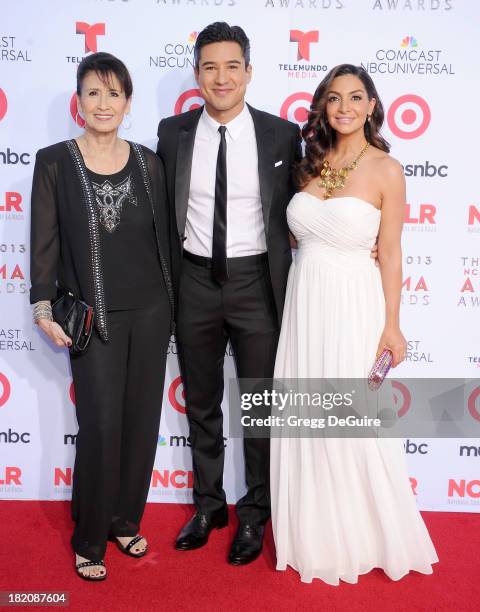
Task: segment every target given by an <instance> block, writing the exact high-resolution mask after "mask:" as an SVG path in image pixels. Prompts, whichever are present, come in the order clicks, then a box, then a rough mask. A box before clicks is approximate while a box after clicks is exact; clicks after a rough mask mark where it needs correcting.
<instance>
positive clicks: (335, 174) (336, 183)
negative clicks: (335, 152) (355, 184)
mask: <svg viewBox="0 0 480 612" xmlns="http://www.w3.org/2000/svg"><path fill="white" fill-rule="evenodd" d="M369 145H370V143H369V142H367V144H366V145H365V146H364V147H363V149H362V150H361V151H360V153H359V154H358V156H357V157H356V158H355V159H354V160H353V162H352V163H351V164H350V165H349V166H344V167H343V168H340V170H336V169H335V168H331V167H330V164H329V163H328V161H327V160H325V161H324V162H323V164H322V170H321V172H320V179H319V181H318V186H319V187H323V189H325V194H324V196H323V199H324V200H328V198H331V197H332V193H333V190H334V189H343V188H344V187H345V181H346V180H347V178H348V173H349V172H351V171H352V170H355V169H356V167H357V166H358V162H359V161H360V160H361V159H362V157H363V156H364V155H365V151H366V150H367V149H368V147H369Z"/></svg>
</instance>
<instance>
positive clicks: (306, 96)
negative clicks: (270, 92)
mask: <svg viewBox="0 0 480 612" xmlns="http://www.w3.org/2000/svg"><path fill="white" fill-rule="evenodd" d="M312 99H313V96H312V94H310V93H308V92H307V91H298V92H297V93H294V94H292V95H290V96H288V98H287V99H286V100H285V102H284V103H283V104H282V107H281V108H280V117H281V118H282V119H287V121H292V122H293V123H299V124H301V125H302V124H304V123H305V122H306V120H307V119H308V113H309V112H310V105H311V104H312Z"/></svg>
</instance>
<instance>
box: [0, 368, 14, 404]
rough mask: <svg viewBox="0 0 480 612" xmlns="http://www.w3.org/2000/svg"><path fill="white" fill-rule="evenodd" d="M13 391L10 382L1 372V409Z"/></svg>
mask: <svg viewBox="0 0 480 612" xmlns="http://www.w3.org/2000/svg"><path fill="white" fill-rule="evenodd" d="M11 390H12V388H11V387H10V381H9V380H8V378H7V377H6V376H5V374H2V373H1V372H0V407H1V406H3V405H4V404H6V403H7V402H8V398H9V397H10V393H11Z"/></svg>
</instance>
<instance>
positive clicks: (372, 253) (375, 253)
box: [370, 241, 380, 267]
mask: <svg viewBox="0 0 480 612" xmlns="http://www.w3.org/2000/svg"><path fill="white" fill-rule="evenodd" d="M370 257H371V258H372V259H374V260H375V265H376V266H377V267H378V266H380V264H379V263H378V244H377V242H376V241H375V244H374V245H373V247H372V250H371V251H370Z"/></svg>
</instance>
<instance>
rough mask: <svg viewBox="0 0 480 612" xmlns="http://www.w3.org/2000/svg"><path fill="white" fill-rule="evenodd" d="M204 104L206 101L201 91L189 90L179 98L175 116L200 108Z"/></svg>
mask: <svg viewBox="0 0 480 612" xmlns="http://www.w3.org/2000/svg"><path fill="white" fill-rule="evenodd" d="M203 102H204V100H203V98H202V94H201V93H200V90H199V89H188V90H187V91H184V92H183V93H182V94H181V95H180V96H179V97H178V100H177V101H176V102H175V108H174V111H173V112H174V114H175V115H180V114H181V113H186V112H187V111H191V110H195V109H196V108H200V107H201V106H202V105H203Z"/></svg>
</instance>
